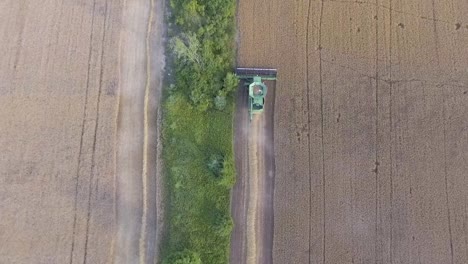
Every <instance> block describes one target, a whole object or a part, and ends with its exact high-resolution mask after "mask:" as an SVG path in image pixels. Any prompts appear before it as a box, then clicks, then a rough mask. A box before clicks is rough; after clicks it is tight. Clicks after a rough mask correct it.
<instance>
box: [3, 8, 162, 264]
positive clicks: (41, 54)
mask: <svg viewBox="0 0 468 264" xmlns="http://www.w3.org/2000/svg"><path fill="white" fill-rule="evenodd" d="M128 2H131V5H126V7H125V10H124V9H123V6H122V3H123V2H122V1H112V0H85V1H68V0H49V1H32V0H29V1H28V0H21V1H16V0H7V1H1V2H0V36H2V37H1V38H0V57H1V58H2V59H1V60H0V105H1V111H0V212H1V213H0V263H111V262H125V263H132V262H137V261H138V262H139V263H144V262H148V263H153V258H154V256H155V255H157V252H156V251H155V249H157V246H156V245H155V243H156V238H157V234H156V228H159V225H158V224H155V223H159V222H158V219H159V221H160V220H161V219H160V214H159V212H157V211H156V208H157V203H158V202H160V199H158V198H160V197H157V195H159V194H160V192H159V191H158V190H157V188H156V187H157V186H158V182H156V181H157V180H158V178H155V175H157V170H158V168H159V167H158V166H156V164H157V162H156V160H157V155H158V154H157V153H156V152H155V150H157V149H159V148H157V144H158V142H157V141H156V140H155V139H156V138H157V134H158V133H159V131H158V130H157V127H158V126H157V124H155V123H156V120H158V115H157V114H156V113H157V110H156V109H157V104H156V102H153V101H152V100H153V98H158V96H159V91H158V90H157V89H156V87H158V85H159V84H160V79H159V76H160V75H158V74H157V73H158V72H160V70H161V67H162V66H163V63H161V62H162V59H163V57H162V51H161V49H157V48H156V47H161V43H160V41H161V38H160V36H161V28H162V27H160V23H161V22H162V16H153V19H150V11H151V12H152V13H154V14H156V13H157V12H160V11H162V8H161V6H162V1H156V0H155V1H154V2H153V7H154V8H153V9H151V8H150V5H151V2H150V1H128ZM158 7H159V9H158ZM160 13H161V14H162V12H160ZM148 21H152V22H148ZM149 24H152V27H151V30H147V29H148V25H149ZM140 30H143V33H142V32H141V31H140ZM148 32H150V33H149V34H150V35H151V36H152V39H149V42H147V41H146V40H147V36H148ZM139 41H141V43H140V42H139ZM137 42H138V46H137V44H136V43H137ZM121 43H122V45H121ZM147 43H149V45H147ZM147 46H148V48H149V50H150V51H148V49H147ZM119 47H120V49H119ZM122 47H127V48H132V49H131V50H127V49H125V48H124V49H122ZM149 53H151V60H150V64H151V65H150V67H147V64H148V63H149V61H148V59H147V58H146V54H149ZM119 57H120V58H119ZM148 69H150V70H151V72H150V73H148V72H147V70H148ZM119 76H120V77H119ZM148 76H151V78H149V79H148V78H147V77H148ZM130 78H132V79H130ZM139 78H141V79H139ZM132 81H134V83H133V82H132ZM119 90H120V92H119ZM119 94H120V95H121V97H120V98H119ZM129 94H131V95H129ZM150 97H151V98H152V99H149V98H150ZM145 98H146V99H145ZM132 100H133V101H132ZM119 101H120V105H118V102H119ZM131 103H134V104H135V105H131ZM137 104H138V105H137ZM119 106H120V108H119ZM138 107H141V108H138ZM144 120H147V121H148V122H144ZM132 121H134V123H133V125H134V127H132V128H130V129H129V124H128V122H132ZM117 123H118V124H119V126H117ZM145 124H146V125H145ZM137 126H138V129H139V131H138V132H136V131H135V130H137V129H135V128H136V127H137ZM153 132H154V133H155V134H153ZM116 142H117V143H118V144H116ZM117 151H119V152H118V155H116V152H117ZM137 152H138V153H139V155H136V156H132V158H131V161H127V160H125V157H127V156H126V155H127V154H131V153H137ZM145 157H146V158H145ZM143 161H145V162H146V164H147V165H146V166H143ZM125 162H126V163H125ZM131 162H134V163H135V164H138V166H137V167H135V168H136V169H135V171H130V172H131V173H130V172H129V171H128V170H124V169H122V165H123V164H129V163H131ZM129 166H130V165H129ZM135 166H136V165H135ZM143 167H144V168H146V173H143V172H142V170H143V169H142V168H143ZM129 168H131V167H129ZM143 181H145V183H144V184H142V182H143ZM143 186H146V189H144V190H143ZM136 196H138V198H135V197H136ZM135 201H137V202H138V203H133V202H135ZM130 204H131V206H130ZM134 213H135V215H133V214H134ZM143 215H145V216H143ZM156 215H158V217H159V218H158V219H156ZM134 218H135V219H136V220H135V224H134V223H133V219H134ZM130 222H131V223H130ZM117 238H119V239H117ZM124 248H125V250H123V249H124ZM135 248H136V250H134V249H135ZM134 252H136V257H135V254H133V253H134Z"/></svg>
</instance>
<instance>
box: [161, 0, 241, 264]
mask: <svg viewBox="0 0 468 264" xmlns="http://www.w3.org/2000/svg"><path fill="white" fill-rule="evenodd" d="M170 5H171V12H172V14H171V16H170V18H169V22H170V27H169V33H168V35H169V45H168V47H169V52H170V56H171V57H172V59H171V61H172V63H171V64H172V65H171V67H172V73H173V74H172V77H173V78H172V80H170V81H169V83H170V85H169V87H167V89H166V95H165V99H164V100H165V101H164V130H163V143H164V148H163V155H164V163H165V170H166V182H167V190H168V201H169V204H168V206H167V209H166V210H167V217H166V221H167V225H166V226H167V228H168V230H167V235H166V238H165V239H164V241H163V251H162V258H163V259H164V261H163V263H164V264H182V263H213V264H222V263H228V261H229V249H230V234H231V231H232V226H233V222H232V219H231V215H230V209H229V203H230V189H231V187H232V186H233V184H234V181H235V169H234V155H233V146H232V139H233V128H232V118H233V112H234V98H233V92H234V90H235V89H236V88H237V85H238V80H237V78H236V77H235V75H233V74H232V73H231V72H232V68H233V64H234V56H235V43H234V34H235V23H234V22H235V19H234V18H235V7H236V2H235V0H171V1H170Z"/></svg>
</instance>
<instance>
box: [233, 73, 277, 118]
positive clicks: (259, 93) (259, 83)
mask: <svg viewBox="0 0 468 264" xmlns="http://www.w3.org/2000/svg"><path fill="white" fill-rule="evenodd" d="M276 74H277V70H276V69H262V68H237V69H236V75H237V77H238V78H239V79H241V80H244V81H245V86H248V87H249V115H250V120H252V117H253V115H254V114H258V113H262V112H263V108H264V105H265V96H266V94H267V90H268V88H267V86H266V85H265V83H263V81H264V80H265V81H276Z"/></svg>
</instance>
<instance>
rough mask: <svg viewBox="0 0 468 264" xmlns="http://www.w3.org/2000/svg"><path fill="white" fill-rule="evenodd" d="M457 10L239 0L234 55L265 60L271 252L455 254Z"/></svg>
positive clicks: (465, 24)
mask: <svg viewBox="0 0 468 264" xmlns="http://www.w3.org/2000/svg"><path fill="white" fill-rule="evenodd" d="M467 17H468V3H467V2H466V1H461V0H454V1H424V0H419V1H417V0H411V1H396V0H393V1H392V0H385V1H381V0H377V1H373V2H367V1H279V0H273V1H261V0H254V1H246V0H240V2H239V6H238V28H239V46H238V48H239V50H238V65H240V66H242V67H268V68H270V67H274V68H277V69H278V78H279V79H278V81H277V82H276V85H275V89H276V97H275V107H274V109H275V110H274V111H275V112H274V154H275V183H274V198H273V203H274V206H273V208H274V232H273V243H272V244H273V246H272V247H273V248H272V252H273V253H272V259H273V263H465V262H466V259H468V249H467V247H466V241H467V239H468V231H467V229H466V225H467V219H468V215H467V212H466V205H467V202H468V200H467V197H468V188H467V184H468V179H467V178H466V171H467V170H468V118H466V116H467V115H468V19H467ZM240 177H241V178H242V174H241V175H240ZM233 208H235V206H233ZM246 226H248V225H246ZM239 239H241V240H242V239H246V238H245V236H244V238H239ZM233 246H234V244H233ZM234 250H235V249H234V248H233V252H235V251H234ZM233 255H234V254H233ZM233 263H237V262H233ZM264 263H268V262H264Z"/></svg>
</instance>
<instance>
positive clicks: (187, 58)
mask: <svg viewBox="0 0 468 264" xmlns="http://www.w3.org/2000/svg"><path fill="white" fill-rule="evenodd" d="M169 47H170V49H171V50H172V52H174V55H175V56H176V58H177V59H179V60H181V61H182V62H184V63H187V62H190V63H196V64H201V57H200V54H199V49H200V41H198V38H197V36H195V34H193V33H188V34H181V35H180V37H173V38H171V40H169Z"/></svg>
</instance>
